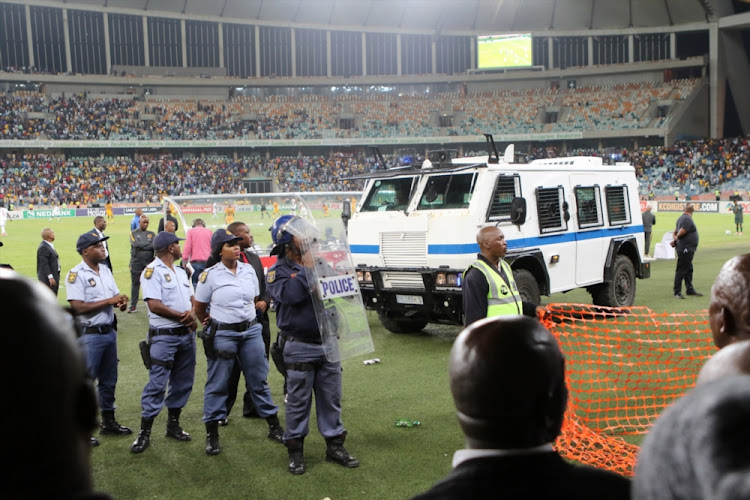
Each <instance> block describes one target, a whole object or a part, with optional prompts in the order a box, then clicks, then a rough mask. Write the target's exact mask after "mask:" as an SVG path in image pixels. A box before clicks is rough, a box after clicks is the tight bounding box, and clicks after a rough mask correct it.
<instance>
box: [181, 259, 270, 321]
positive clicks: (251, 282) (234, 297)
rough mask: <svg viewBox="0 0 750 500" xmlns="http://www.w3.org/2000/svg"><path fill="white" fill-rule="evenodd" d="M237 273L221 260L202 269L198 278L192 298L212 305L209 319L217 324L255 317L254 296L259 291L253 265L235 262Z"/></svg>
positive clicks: (249, 319) (248, 319)
mask: <svg viewBox="0 0 750 500" xmlns="http://www.w3.org/2000/svg"><path fill="white" fill-rule="evenodd" d="M236 271H237V273H236V274H235V273H233V272H232V271H230V270H229V269H227V267H226V266H225V265H224V264H223V263H222V262H219V263H218V264H216V265H214V266H211V267H210V268H208V269H206V270H205V271H203V273H202V274H201V275H200V278H198V288H197V289H196V290H195V300H197V301H198V302H202V303H204V304H210V305H211V318H212V319H214V320H216V321H218V322H219V323H240V322H242V321H251V320H253V319H255V297H257V296H258V295H259V294H260V292H259V290H260V286H259V284H258V276H257V275H256V274H255V270H254V269H253V266H251V265H250V264H245V263H243V262H237V269H236Z"/></svg>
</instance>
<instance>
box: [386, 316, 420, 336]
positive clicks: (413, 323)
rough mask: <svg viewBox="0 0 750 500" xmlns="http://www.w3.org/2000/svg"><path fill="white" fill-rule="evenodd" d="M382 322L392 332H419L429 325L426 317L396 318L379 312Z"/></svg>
mask: <svg viewBox="0 0 750 500" xmlns="http://www.w3.org/2000/svg"><path fill="white" fill-rule="evenodd" d="M378 316H379V317H380V323H382V325H383V327H384V328H385V329H386V330H388V331H389V332H391V333H417V332H421V331H422V329H423V328H424V327H425V326H427V320H425V319H394V318H389V317H387V316H386V315H385V314H378Z"/></svg>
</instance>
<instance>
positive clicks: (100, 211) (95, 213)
mask: <svg viewBox="0 0 750 500" xmlns="http://www.w3.org/2000/svg"><path fill="white" fill-rule="evenodd" d="M76 216H77V217H99V216H102V217H106V216H107V210H105V208H104V207H99V208H79V209H76Z"/></svg>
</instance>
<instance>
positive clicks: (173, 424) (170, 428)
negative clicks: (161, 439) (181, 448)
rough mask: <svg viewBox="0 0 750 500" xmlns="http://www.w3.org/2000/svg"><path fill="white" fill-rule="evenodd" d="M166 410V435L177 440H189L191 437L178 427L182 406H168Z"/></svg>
mask: <svg viewBox="0 0 750 500" xmlns="http://www.w3.org/2000/svg"><path fill="white" fill-rule="evenodd" d="M168 411H169V415H168V416H167V437H168V438H172V439H176V440H177V441H190V440H191V439H192V438H191V437H190V434H188V433H187V432H185V431H183V430H182V427H180V412H182V408H169V409H168Z"/></svg>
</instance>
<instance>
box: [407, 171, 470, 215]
mask: <svg viewBox="0 0 750 500" xmlns="http://www.w3.org/2000/svg"><path fill="white" fill-rule="evenodd" d="M473 189H474V174H473V173H469V174H453V175H434V176H431V177H430V178H429V179H428V180H427V185H426V186H425V188H424V192H423V193H422V197H421V198H420V199H419V204H418V205H417V210H444V209H449V208H468V206H469V201H470V200H471V192H472V190H473Z"/></svg>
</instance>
